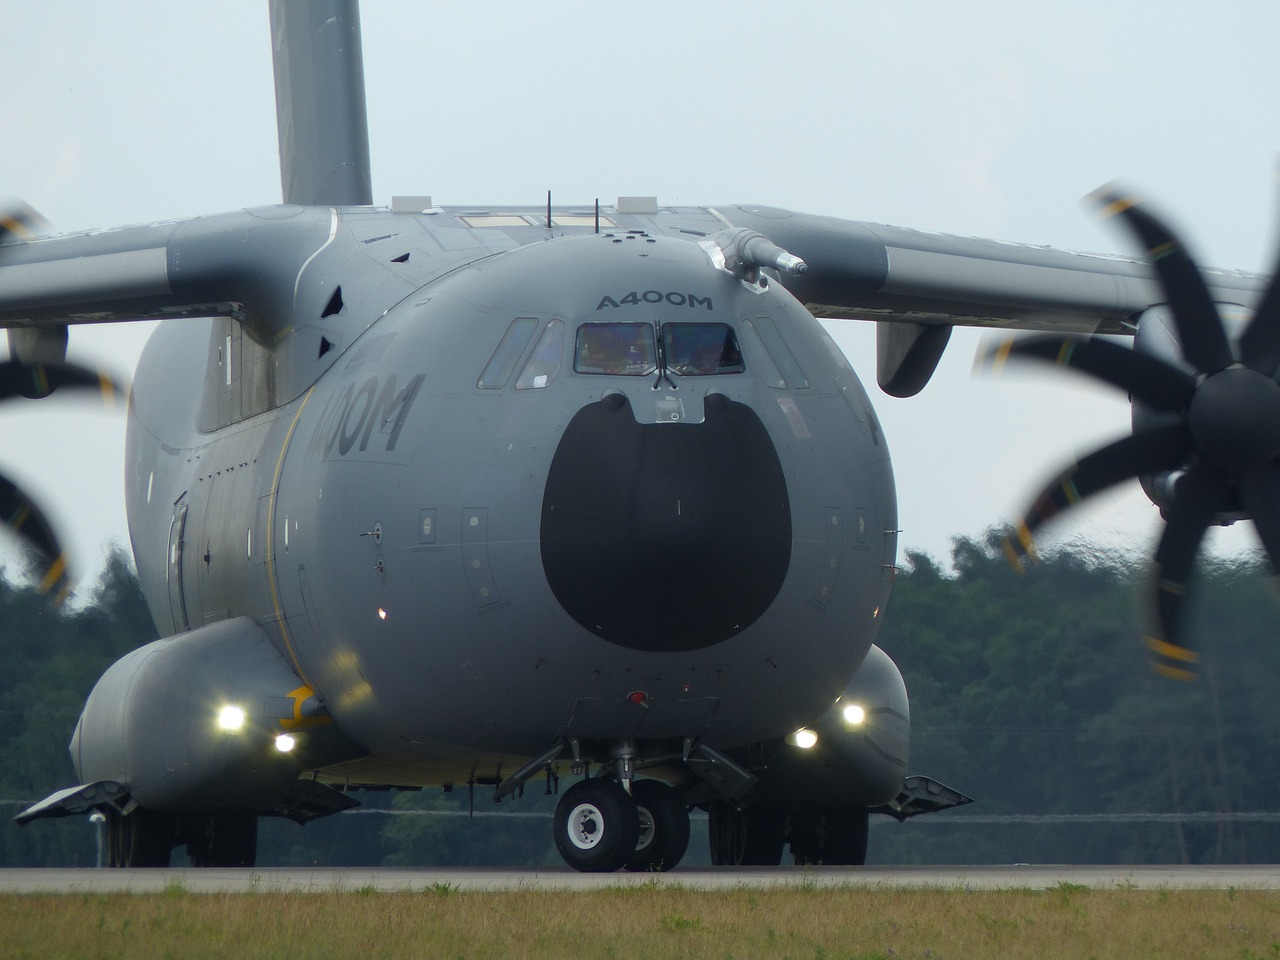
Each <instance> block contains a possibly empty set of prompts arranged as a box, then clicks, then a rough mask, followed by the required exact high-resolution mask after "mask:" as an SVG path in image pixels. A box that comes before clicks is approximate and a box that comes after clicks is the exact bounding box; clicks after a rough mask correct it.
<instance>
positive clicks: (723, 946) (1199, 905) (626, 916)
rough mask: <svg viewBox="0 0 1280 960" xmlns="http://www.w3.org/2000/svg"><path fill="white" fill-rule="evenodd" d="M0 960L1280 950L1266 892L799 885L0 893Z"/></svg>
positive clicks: (1275, 908) (1275, 915) (1277, 923)
mask: <svg viewBox="0 0 1280 960" xmlns="http://www.w3.org/2000/svg"><path fill="white" fill-rule="evenodd" d="M0 957H4V958H28V957H29V958H40V960H50V958H62V957H67V958H71V957H74V958H77V960H94V958H115V957H119V958H131V960H133V958H146V957H158V958H159V957H182V958H188V957H193V958H194V957H234V958H236V960H258V958H264V960H265V958H289V960H307V958H329V957H333V958H352V957H358V958H360V960H380V958H401V957H404V958H408V957H429V958H439V960H454V958H462V957H465V958H490V957H492V958H503V960H510V958H524V957H529V958H543V957H547V958H568V957H572V958H594V957H635V958H643V960H665V958H675V957H698V958H703V957H706V958H728V957H733V958H754V957H782V958H791V957H794V958H828V960H837V958H859V960H860V958H866V960H871V958H895V960H896V958H915V957H921V958H937V960H963V958H968V957H973V958H1004V957H1008V958H1019V960H1025V958H1058V957H1072V958H1075V957H1080V958H1092V957H1097V958H1099V960H1103V958H1112V957H1114V958H1125V960H1141V958H1156V957H1160V958H1166V957H1231V958H1236V960H1254V958H1263V957H1266V958H1280V894H1277V893H1274V892H1270V893H1269V892H1260V891H1243V890H1212V891H1183V890H1136V889H1119V890H1093V889H1086V888H1080V887H1074V886H1059V887H1056V888H1053V889H1050V890H1041V891H1029V890H1010V891H966V890H893V889H885V888H877V889H872V890H868V889H852V888H830V887H823V888H819V887H814V888H800V889H794V888H793V889H789V890H783V889H778V890H747V889H738V890H732V891H720V892H715V891H712V892H701V891H697V892H695V891H691V890H685V889H681V888H679V887H673V886H669V885H662V886H657V885H654V886H638V887H626V888H624V887H617V888H609V889H605V890H599V891H592V892H576V893H574V892H554V891H523V892H519V891H517V892H509V893H488V892H486V893H479V892H459V891H457V890H454V889H452V888H451V887H449V886H448V885H447V884H442V885H440V886H438V887H436V888H434V889H432V890H429V891H426V892H420V893H380V892H374V891H372V890H356V891H353V892H349V893H321V894H315V893H258V894H193V893H188V892H186V891H185V890H184V889H183V888H181V887H176V886H175V887H171V888H169V889H168V890H166V891H165V892H164V893H161V894H145V895H144V894H132V895H118V896H98V895H81V894H68V895H60V896H46V895H10V896H4V897H0Z"/></svg>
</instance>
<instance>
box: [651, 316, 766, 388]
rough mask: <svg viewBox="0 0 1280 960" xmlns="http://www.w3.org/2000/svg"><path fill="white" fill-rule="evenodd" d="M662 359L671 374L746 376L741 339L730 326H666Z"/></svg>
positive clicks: (682, 375) (711, 324)
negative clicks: (741, 374) (733, 374)
mask: <svg viewBox="0 0 1280 960" xmlns="http://www.w3.org/2000/svg"><path fill="white" fill-rule="evenodd" d="M662 357H663V361H664V366H665V367H666V369H667V371H668V372H669V373H674V374H676V375H678V376H681V377H707V376H712V375H714V374H723V373H742V372H743V370H744V369H746V368H745V367H744V366H743V363H742V351H741V350H740V349H739V348H738V337H737V335H736V334H735V333H734V332H733V328H732V327H731V326H729V325H728V324H727V323H664V324H663V325H662Z"/></svg>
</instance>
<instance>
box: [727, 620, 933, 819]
mask: <svg viewBox="0 0 1280 960" xmlns="http://www.w3.org/2000/svg"><path fill="white" fill-rule="evenodd" d="M910 746H911V710H910V707H909V705H908V702H907V687H906V684H905V683H904V682H903V679H902V674H901V673H900V672H899V670H898V667H897V665H896V664H895V663H894V662H893V661H892V660H891V659H889V655H888V654H887V653H885V652H884V651H883V650H881V649H880V648H879V647H877V646H875V645H872V647H871V649H870V650H869V651H868V652H867V657H866V659H865V660H864V661H863V662H862V666H860V667H859V668H858V672H857V673H856V674H855V675H854V677H853V679H852V680H851V681H850V682H849V685H848V687H847V688H846V689H845V692H844V693H843V694H842V695H841V696H840V698H839V699H838V700H836V702H835V703H834V704H832V706H831V707H830V709H828V710H827V711H826V712H825V713H824V714H823V715H822V716H821V717H819V718H818V719H817V720H816V721H814V722H813V723H812V724H810V725H808V726H806V727H802V728H801V729H799V730H796V731H794V732H793V733H791V734H788V735H787V736H786V737H783V738H782V739H779V740H772V741H769V742H768V743H765V744H761V745H760V748H759V750H760V753H759V755H758V756H757V758H756V759H758V760H763V765H764V770H762V771H757V773H758V775H759V777H760V782H759V784H758V785H757V786H756V788H755V790H754V791H752V794H751V799H752V801H753V802H761V803H766V804H770V805H780V806H784V807H786V808H787V809H789V810H804V809H811V808H832V807H854V806H867V807H872V806H877V805H879V804H883V803H888V802H890V801H891V800H893V799H894V798H895V797H897V796H898V794H899V792H900V791H901V790H902V784H903V780H904V779H905V778H906V775H907V759H908V755H909V752H910Z"/></svg>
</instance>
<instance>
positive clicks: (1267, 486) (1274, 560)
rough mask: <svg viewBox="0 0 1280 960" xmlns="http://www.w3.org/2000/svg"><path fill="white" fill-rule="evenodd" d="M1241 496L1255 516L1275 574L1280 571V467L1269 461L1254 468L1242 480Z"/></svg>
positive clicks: (1260, 537)
mask: <svg viewBox="0 0 1280 960" xmlns="http://www.w3.org/2000/svg"><path fill="white" fill-rule="evenodd" d="M1240 499H1241V501H1242V503H1243V505H1244V509H1245V511H1246V512H1247V513H1248V514H1249V516H1250V517H1252V518H1253V526H1254V528H1255V529H1256V530H1257V531H1258V539H1259V540H1261V541H1262V547H1263V549H1264V550H1266V551H1267V558H1268V559H1269V560H1270V561H1271V570H1272V572H1273V574H1274V573H1276V572H1280V467H1277V466H1276V465H1275V464H1274V463H1269V464H1267V465H1266V466H1263V467H1259V468H1258V469H1257V470H1251V471H1250V472H1249V473H1248V474H1247V475H1246V476H1245V477H1244V479H1242V480H1241V481H1240Z"/></svg>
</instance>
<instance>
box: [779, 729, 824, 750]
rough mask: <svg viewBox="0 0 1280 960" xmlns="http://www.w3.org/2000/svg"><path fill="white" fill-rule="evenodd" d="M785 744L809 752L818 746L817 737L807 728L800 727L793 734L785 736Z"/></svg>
mask: <svg viewBox="0 0 1280 960" xmlns="http://www.w3.org/2000/svg"><path fill="white" fill-rule="evenodd" d="M786 742H787V743H788V744H789V745H790V746H793V747H799V748H800V749H801V750H810V749H812V748H813V747H815V746H817V744H818V735H817V734H816V733H814V732H813V731H812V730H810V729H809V728H808V727H801V728H800V729H799V730H797V731H796V732H795V733H789V734H787V736H786Z"/></svg>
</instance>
